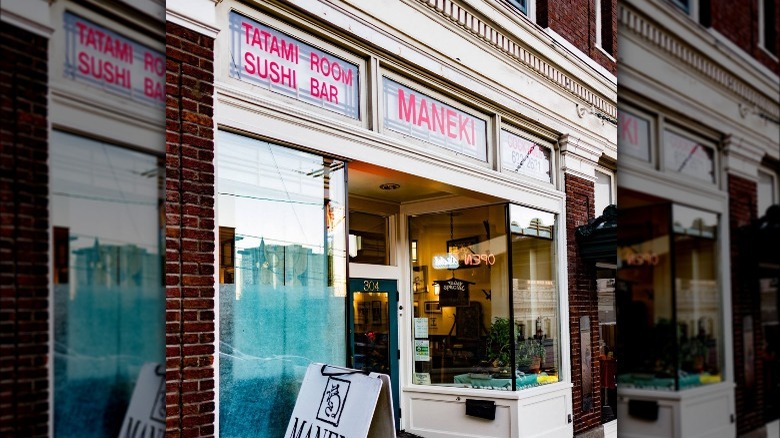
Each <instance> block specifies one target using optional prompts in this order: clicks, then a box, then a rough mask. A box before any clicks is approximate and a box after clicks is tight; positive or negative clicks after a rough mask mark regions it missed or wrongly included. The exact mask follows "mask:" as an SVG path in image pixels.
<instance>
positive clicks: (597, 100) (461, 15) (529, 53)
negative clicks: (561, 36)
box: [414, 0, 617, 120]
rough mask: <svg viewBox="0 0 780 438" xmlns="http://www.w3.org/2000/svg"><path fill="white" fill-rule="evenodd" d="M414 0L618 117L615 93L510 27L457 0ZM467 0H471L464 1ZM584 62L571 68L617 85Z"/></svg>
mask: <svg viewBox="0 0 780 438" xmlns="http://www.w3.org/2000/svg"><path fill="white" fill-rule="evenodd" d="M414 1H415V2H416V3H418V4H421V5H422V6H424V7H426V8H428V9H429V10H430V11H431V12H433V13H435V14H438V15H440V16H442V17H444V18H446V19H447V21H449V22H452V23H454V24H455V25H457V26H459V27H460V28H462V29H463V30H465V31H467V32H468V33H470V34H472V35H475V36H477V37H478V38H480V39H481V40H483V41H484V42H487V43H488V44H489V45H491V46H493V47H496V48H497V49H498V50H499V51H500V52H502V53H504V54H506V55H507V56H508V57H509V58H510V59H512V61H513V62H518V63H520V64H521V65H523V66H525V67H527V68H530V69H531V70H532V71H533V72H534V73H535V74H537V75H539V76H541V77H542V78H543V79H544V80H545V81H547V82H551V83H552V84H554V85H556V86H558V87H560V88H562V89H563V90H565V91H566V92H568V93H570V94H572V95H574V96H575V97H577V98H578V99H580V100H582V101H584V102H585V103H587V104H589V105H593V107H594V108H595V109H596V110H597V111H598V112H601V113H603V115H604V116H607V117H609V118H610V120H611V119H615V120H616V119H617V105H615V102H614V101H612V100H611V99H612V96H609V97H605V96H603V95H602V94H601V93H597V92H596V91H595V89H593V88H592V87H590V86H588V85H585V84H584V83H583V81H581V80H580V78H579V77H578V76H575V75H572V74H571V72H570V71H569V70H564V69H561V68H559V67H558V66H557V65H556V63H553V62H551V60H549V59H545V58H542V57H540V56H538V55H537V54H536V53H535V52H536V50H530V49H529V48H527V47H526V44H525V43H523V42H522V41H521V39H520V38H518V37H517V35H515V34H513V33H511V32H508V31H507V30H506V29H507V28H505V27H502V26H499V25H496V24H497V23H493V22H492V21H487V20H485V19H483V18H482V17H481V16H478V15H476V14H475V13H473V12H472V11H471V10H470V9H468V8H466V7H465V5H464V6H462V5H460V4H459V2H457V1H456V0H414ZM464 3H470V2H469V1H467V0H464ZM495 15H496V19H498V14H495ZM501 24H503V25H505V26H510V25H511V23H509V22H508V21H507V20H504V22H503V23H501ZM512 27H514V28H515V29H516V30H518V31H522V30H524V29H523V28H522V27H520V26H518V25H517V23H514V25H513V26H512ZM524 33H527V32H524ZM538 33H539V34H540V35H544V36H545V37H547V38H548V39H549V41H547V45H550V46H554V47H555V48H556V49H557V50H558V51H562V50H566V49H565V48H563V47H560V45H559V44H557V43H555V40H554V39H553V38H552V37H551V36H549V35H547V34H545V33H544V32H543V31H540V32H538ZM529 36H530V35H529ZM535 39H538V40H539V43H540V44H539V45H540V46H541V44H543V43H544V42H543V41H542V40H541V38H539V37H538V36H537V38H535ZM537 50H538V48H537ZM575 58H576V57H575ZM578 61H579V60H578ZM569 62H573V60H571V59H569ZM580 62H581V61H580ZM582 64H583V65H582V67H580V68H577V67H575V66H574V65H572V67H574V69H575V70H580V72H581V73H582V74H584V75H587V76H590V77H592V78H594V79H596V78H597V77H598V78H600V80H601V81H603V82H604V83H605V84H609V85H608V87H606V88H610V89H614V88H615V84H612V83H611V82H609V81H608V80H607V79H606V78H603V77H601V75H600V74H598V73H596V74H593V73H595V72H596V71H595V70H593V69H591V68H590V67H589V66H587V65H586V64H584V63H582Z"/></svg>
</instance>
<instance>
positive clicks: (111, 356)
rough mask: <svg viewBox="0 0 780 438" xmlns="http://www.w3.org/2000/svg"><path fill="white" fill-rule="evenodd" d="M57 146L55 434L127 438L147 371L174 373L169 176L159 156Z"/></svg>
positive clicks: (68, 141)
mask: <svg viewBox="0 0 780 438" xmlns="http://www.w3.org/2000/svg"><path fill="white" fill-rule="evenodd" d="M51 144H52V147H51V199H52V225H53V233H52V234H53V242H54V258H53V265H54V270H53V271H54V272H53V275H52V278H53V283H54V297H53V300H54V305H53V310H54V359H53V362H54V435H55V436H118V435H119V432H120V427H121V425H122V421H123V420H124V416H125V412H126V411H127V408H128V405H129V403H130V399H131V396H132V394H133V390H134V388H135V386H136V384H137V383H138V382H139V380H143V381H144V382H146V380H145V379H139V374H140V373H141V369H142V367H143V366H144V365H146V364H153V365H151V368H149V367H147V368H146V369H152V370H156V369H157V367H158V366H159V367H160V368H161V369H162V373H163V374H164V368H163V366H164V360H165V345H164V342H165V341H164V339H165V337H164V333H165V326H164V324H165V292H164V290H163V275H162V266H163V260H162V254H161V246H162V245H161V236H162V230H161V221H160V217H161V210H160V209H161V203H162V197H161V189H162V182H163V177H162V175H163V173H162V171H161V166H160V161H159V159H158V158H157V157H155V156H153V155H148V154H144V153H139V152H134V151H129V150H126V149H123V148H119V147H116V146H112V145H108V144H105V143H101V142H97V141H93V140H89V139H86V138H83V137H78V136H75V135H71V134H66V133H63V132H59V131H53V132H52V134H51ZM44 310H45V309H44ZM161 379H162V377H161V376H158V377H157V379H156V380H155V379H152V380H155V381H156V386H153V389H152V392H154V391H155V390H156V389H157V388H158V387H159V384H160V382H161ZM139 384H141V383H139ZM153 385H154V384H153ZM149 409H150V410H151V409H152V408H151V407H150V408H149ZM153 414H154V412H153ZM157 420H159V421H161V423H160V427H161V429H164V427H165V418H164V407H163V415H162V418H157Z"/></svg>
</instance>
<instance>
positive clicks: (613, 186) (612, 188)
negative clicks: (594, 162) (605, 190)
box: [593, 165, 617, 217]
mask: <svg viewBox="0 0 780 438" xmlns="http://www.w3.org/2000/svg"><path fill="white" fill-rule="evenodd" d="M596 172H597V173H602V174H604V175H607V176H608V177H609V198H610V202H609V203H608V204H607V205H611V204H614V205H617V180H616V175H615V171H614V170H612V169H609V168H607V167H604V166H601V165H599V166H596ZM593 206H594V208H595V206H596V191H595V186H594V191H593ZM602 213H604V211H603V209H602V211H599V210H598V209H596V211H595V217H599V216H601V214H602Z"/></svg>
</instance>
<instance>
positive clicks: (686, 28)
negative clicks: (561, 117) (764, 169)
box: [618, 0, 780, 124]
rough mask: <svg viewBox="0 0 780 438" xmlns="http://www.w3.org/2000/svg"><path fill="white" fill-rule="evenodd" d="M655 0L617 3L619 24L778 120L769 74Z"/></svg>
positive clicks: (779, 112) (774, 88)
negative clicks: (720, 46) (727, 51)
mask: <svg viewBox="0 0 780 438" xmlns="http://www.w3.org/2000/svg"><path fill="white" fill-rule="evenodd" d="M656 3H657V2H655V1H652V2H637V1H634V0H627V2H623V3H619V5H618V24H619V26H621V27H622V28H623V29H626V30H627V31H629V32H631V33H633V34H636V35H638V36H640V37H641V38H642V40H643V41H644V42H645V43H646V44H649V45H652V46H654V47H655V48H657V49H658V50H659V51H661V52H664V53H665V56H667V57H668V58H669V59H670V60H674V62H675V63H676V64H677V65H678V66H681V67H684V68H685V69H688V70H690V71H695V72H696V73H698V74H699V75H702V76H704V77H706V78H707V79H709V80H710V81H711V82H712V83H714V84H716V86H717V87H718V88H720V89H722V90H723V91H727V92H729V93H730V94H732V95H735V96H737V97H738V98H739V99H740V100H742V101H744V102H747V104H748V106H754V107H756V108H757V109H758V115H759V116H761V117H762V118H765V119H767V120H770V121H772V122H773V123H775V124H778V123H780V102H778V100H777V97H776V96H777V84H776V83H775V80H773V78H770V77H767V76H766V75H765V74H764V71H763V70H758V69H755V68H752V66H750V65H747V63H745V62H736V61H735V60H733V59H730V58H729V57H727V56H726V54H725V53H724V51H723V50H720V49H718V48H717V47H716V43H717V40H716V39H715V36H713V35H710V34H708V33H706V32H704V31H703V30H698V32H697V31H696V30H697V29H695V28H692V27H693V25H692V24H690V23H688V22H687V21H686V20H687V17H680V16H679V15H680V14H675V13H673V12H672V10H667V9H670V8H669V7H666V6H667V5H663V7H662V5H660V4H656ZM658 23H664V24H663V26H661V25H660V24H658ZM618 62H621V63H622V62H623V61H622V60H619V61H618ZM770 96H771V97H770Z"/></svg>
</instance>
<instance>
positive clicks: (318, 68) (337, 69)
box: [230, 12, 360, 119]
mask: <svg viewBox="0 0 780 438" xmlns="http://www.w3.org/2000/svg"><path fill="white" fill-rule="evenodd" d="M230 29H231V39H230V41H231V47H230V53H231V55H232V56H231V59H230V76H231V77H234V78H236V79H239V80H241V81H245V82H249V83H252V84H253V85H257V86H260V87H262V88H265V89H267V90H270V91H273V92H276V93H279V94H283V95H286V96H288V97H292V98H294V99H297V100H301V101H304V102H307V103H309V104H312V105H316V106H319V107H321V108H325V109H328V110H330V111H334V112H336V113H339V114H342V115H345V116H347V117H351V118H354V119H359V118H360V100H359V87H358V79H359V76H358V75H359V70H358V66H357V65H355V64H352V63H350V62H347V61H345V60H343V59H341V58H339V57H336V56H334V55H332V54H330V53H326V52H323V51H322V50H319V49H317V48H315V47H313V46H311V45H309V44H307V43H305V42H303V41H301V40H299V39H297V38H295V37H292V36H290V35H287V34H285V33H282V32H280V31H278V30H276V29H272V28H270V27H268V26H266V25H264V24H261V23H259V22H257V21H255V20H252V19H251V18H248V17H244V16H243V15H241V14H238V13H237V12H230Z"/></svg>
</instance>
